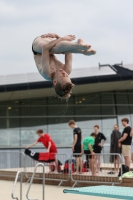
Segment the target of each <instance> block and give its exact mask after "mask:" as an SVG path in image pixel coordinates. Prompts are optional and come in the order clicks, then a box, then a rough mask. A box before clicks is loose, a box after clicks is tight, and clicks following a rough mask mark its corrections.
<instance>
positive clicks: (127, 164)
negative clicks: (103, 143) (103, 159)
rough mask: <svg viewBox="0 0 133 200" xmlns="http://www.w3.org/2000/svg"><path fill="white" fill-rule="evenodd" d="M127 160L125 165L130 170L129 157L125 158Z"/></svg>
mask: <svg viewBox="0 0 133 200" xmlns="http://www.w3.org/2000/svg"><path fill="white" fill-rule="evenodd" d="M124 159H125V165H126V166H128V167H129V169H130V157H129V156H124Z"/></svg>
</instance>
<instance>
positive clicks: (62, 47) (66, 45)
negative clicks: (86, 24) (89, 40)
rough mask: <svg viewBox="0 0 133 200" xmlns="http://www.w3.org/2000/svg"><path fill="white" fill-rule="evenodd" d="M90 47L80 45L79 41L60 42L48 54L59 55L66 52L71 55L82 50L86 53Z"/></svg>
mask: <svg viewBox="0 0 133 200" xmlns="http://www.w3.org/2000/svg"><path fill="white" fill-rule="evenodd" d="M90 47H91V45H88V44H84V43H82V42H81V43H80V42H79V40H78V41H77V42H75V43H74V42H68V41H62V42H59V43H58V44H56V45H55V46H54V47H53V48H52V49H51V50H50V51H49V52H50V53H51V54H61V53H63V52H66V51H71V52H69V53H73V52H74V51H76V50H84V51H87V50H88V49H89V48H90Z"/></svg>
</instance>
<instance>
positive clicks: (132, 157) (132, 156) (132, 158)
mask: <svg viewBox="0 0 133 200" xmlns="http://www.w3.org/2000/svg"><path fill="white" fill-rule="evenodd" d="M131 160H132V162H133V153H132V155H131Z"/></svg>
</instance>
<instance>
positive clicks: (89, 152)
mask: <svg viewBox="0 0 133 200" xmlns="http://www.w3.org/2000/svg"><path fill="white" fill-rule="evenodd" d="M95 138H96V133H91V135H90V136H89V137H86V138H84V139H83V149H84V154H85V155H86V157H88V158H89V160H88V162H89V166H90V170H91V173H92V176H95V175H96V167H95V153H94V149H93V146H94V143H95Z"/></svg>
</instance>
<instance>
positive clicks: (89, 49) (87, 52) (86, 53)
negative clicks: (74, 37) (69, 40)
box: [62, 39, 96, 56]
mask: <svg viewBox="0 0 133 200" xmlns="http://www.w3.org/2000/svg"><path fill="white" fill-rule="evenodd" d="M77 42H78V43H79V44H81V45H84V41H83V40H82V39H78V41H77ZM67 53H78V54H83V55H86V56H91V55H94V54H96V51H95V50H93V49H91V47H90V48H88V49H87V50H80V49H72V50H69V51H64V52H62V54H67Z"/></svg>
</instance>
